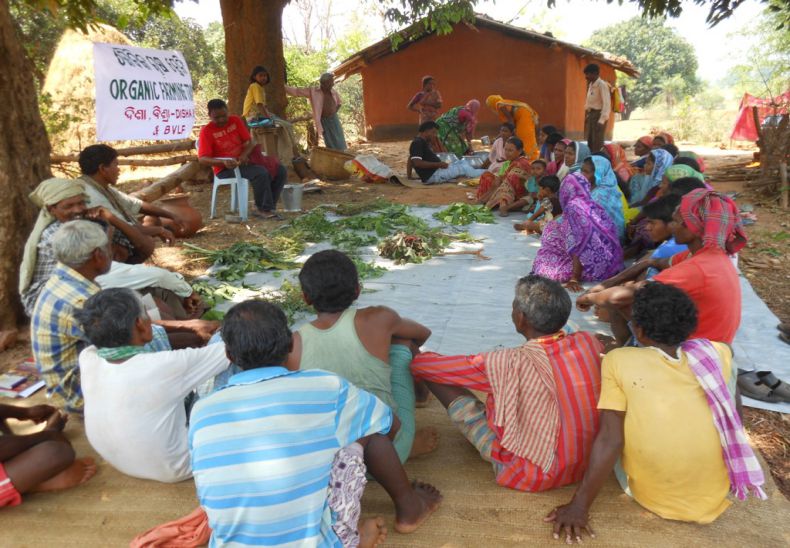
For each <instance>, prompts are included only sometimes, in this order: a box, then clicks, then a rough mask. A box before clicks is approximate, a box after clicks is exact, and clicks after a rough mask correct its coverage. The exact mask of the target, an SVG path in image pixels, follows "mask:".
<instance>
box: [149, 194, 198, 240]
mask: <svg viewBox="0 0 790 548" xmlns="http://www.w3.org/2000/svg"><path fill="white" fill-rule="evenodd" d="M158 204H159V206H160V207H161V208H162V209H166V210H167V211H170V212H172V213H174V214H175V215H176V216H177V217H178V219H179V220H180V221H181V224H182V225H183V228H181V229H175V227H174V226H173V225H172V224H171V223H168V221H169V219H163V223H162V224H163V225H164V226H165V227H166V228H168V229H169V230H172V231H173V234H175V235H176V237H177V238H188V237H189V236H193V235H194V234H195V232H197V231H198V230H200V229H201V228H202V227H203V216H202V215H201V214H200V211H198V210H197V209H195V208H194V207H192V206H191V205H190V203H189V194H174V195H172V196H165V197H164V198H160V199H159V200H158ZM168 225H169V226H168Z"/></svg>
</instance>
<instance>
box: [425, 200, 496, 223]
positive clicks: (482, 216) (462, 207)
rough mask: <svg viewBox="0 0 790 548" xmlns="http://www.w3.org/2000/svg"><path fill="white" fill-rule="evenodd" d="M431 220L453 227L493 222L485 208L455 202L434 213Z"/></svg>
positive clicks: (492, 217) (491, 216) (491, 215)
mask: <svg viewBox="0 0 790 548" xmlns="http://www.w3.org/2000/svg"><path fill="white" fill-rule="evenodd" d="M433 218H434V219H437V220H439V221H441V222H443V223H447V224H450V225H455V226H463V225H468V224H471V223H484V224H491V223H493V222H494V215H493V214H492V213H491V210H489V209H488V208H486V207H485V206H482V205H472V204H465V203H463V202H456V203H454V204H452V205H450V207H447V208H445V209H443V210H441V211H438V212H436V213H434V214H433Z"/></svg>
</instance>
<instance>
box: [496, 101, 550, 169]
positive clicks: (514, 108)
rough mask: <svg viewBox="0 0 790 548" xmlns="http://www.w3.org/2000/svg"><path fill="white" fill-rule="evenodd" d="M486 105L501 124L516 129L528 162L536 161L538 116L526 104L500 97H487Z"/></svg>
mask: <svg viewBox="0 0 790 548" xmlns="http://www.w3.org/2000/svg"><path fill="white" fill-rule="evenodd" d="M486 105H487V106H488V108H490V109H491V110H493V111H494V112H495V113H496V114H497V116H499V119H500V120H501V121H503V122H510V123H511V124H513V125H514V126H515V127H516V137H518V138H519V139H521V141H522V142H523V143H524V153H525V154H526V156H527V158H528V159H529V160H537V158H538V156H539V155H540V150H539V149H538V141H537V132H536V130H535V128H536V127H537V126H538V114H537V113H536V112H535V111H534V110H532V107H530V106H529V105H528V104H527V103H524V102H521V101H513V100H510V99H503V98H502V96H501V95H489V96H488V98H487V99H486Z"/></svg>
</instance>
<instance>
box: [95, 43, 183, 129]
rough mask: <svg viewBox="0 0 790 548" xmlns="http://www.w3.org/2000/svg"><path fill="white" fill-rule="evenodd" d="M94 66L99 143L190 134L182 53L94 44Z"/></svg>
mask: <svg viewBox="0 0 790 548" xmlns="http://www.w3.org/2000/svg"><path fill="white" fill-rule="evenodd" d="M93 68H94V74H95V79H96V138H97V139H98V140H99V141H127V140H141V139H144V140H152V141H156V140H173V139H184V138H186V137H189V136H190V134H191V132H192V126H193V125H194V124H195V102H194V100H193V97H192V77H191V76H190V75H189V68H188V67H187V64H186V61H184V56H183V55H181V52H178V51H172V50H169V51H164V50H157V49H147V48H138V47H134V46H121V45H118V44H100V43H94V44H93Z"/></svg>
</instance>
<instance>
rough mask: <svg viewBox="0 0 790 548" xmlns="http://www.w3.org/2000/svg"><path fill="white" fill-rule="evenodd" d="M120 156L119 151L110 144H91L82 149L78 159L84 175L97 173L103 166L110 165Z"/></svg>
mask: <svg viewBox="0 0 790 548" xmlns="http://www.w3.org/2000/svg"><path fill="white" fill-rule="evenodd" d="M117 157H118V151H117V150H115V149H114V148H112V147H111V146H109V145H90V146H87V147H85V148H84V149H82V152H80V157H79V159H78V161H79V164H80V171H82V173H83V174H84V175H96V174H97V173H98V172H99V168H100V167H101V166H108V165H110V163H111V162H112V161H113V160H115V159H116V158H117Z"/></svg>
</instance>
